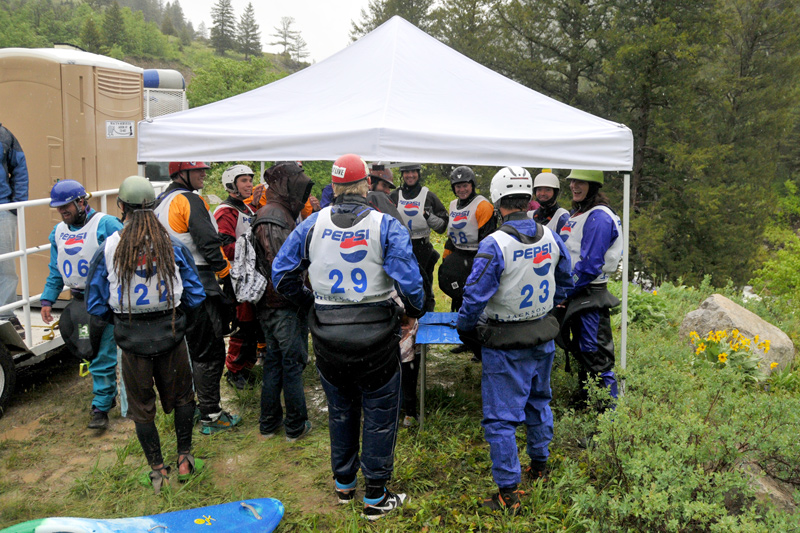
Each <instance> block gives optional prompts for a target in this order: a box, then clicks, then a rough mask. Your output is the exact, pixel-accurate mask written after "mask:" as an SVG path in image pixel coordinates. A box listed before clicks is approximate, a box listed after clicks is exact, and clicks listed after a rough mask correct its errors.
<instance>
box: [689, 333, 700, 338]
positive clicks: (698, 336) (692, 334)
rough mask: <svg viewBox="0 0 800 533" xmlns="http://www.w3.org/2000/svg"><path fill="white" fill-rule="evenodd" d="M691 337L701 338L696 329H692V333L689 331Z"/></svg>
mask: <svg viewBox="0 0 800 533" xmlns="http://www.w3.org/2000/svg"><path fill="white" fill-rule="evenodd" d="M689 337H691V338H693V339H699V338H700V335H698V334H697V332H696V331H692V332H691V333H689Z"/></svg>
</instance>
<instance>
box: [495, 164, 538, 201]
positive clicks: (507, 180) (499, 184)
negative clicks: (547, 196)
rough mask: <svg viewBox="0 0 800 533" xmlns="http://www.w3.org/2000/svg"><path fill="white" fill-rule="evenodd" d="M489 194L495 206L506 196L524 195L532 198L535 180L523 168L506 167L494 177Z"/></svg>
mask: <svg viewBox="0 0 800 533" xmlns="http://www.w3.org/2000/svg"><path fill="white" fill-rule="evenodd" d="M489 192H490V193H491V195H492V203H493V204H497V202H498V200H500V198H503V197H504V196H511V195H524V196H527V197H528V198H530V197H531V196H533V180H532V179H531V175H530V173H529V172H528V171H527V170H525V169H524V168H522V167H506V168H504V169H501V170H500V171H499V172H498V173H497V174H495V175H494V177H493V178H492V184H491V185H490V186H489Z"/></svg>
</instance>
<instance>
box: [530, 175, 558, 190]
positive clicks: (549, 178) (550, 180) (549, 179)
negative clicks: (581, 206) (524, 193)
mask: <svg viewBox="0 0 800 533" xmlns="http://www.w3.org/2000/svg"><path fill="white" fill-rule="evenodd" d="M536 187H550V188H551V189H560V188H561V185H560V184H559V182H558V176H556V175H555V174H553V173H552V172H542V173H540V174H537V175H536V178H535V179H534V180H533V189H534V190H536Z"/></svg>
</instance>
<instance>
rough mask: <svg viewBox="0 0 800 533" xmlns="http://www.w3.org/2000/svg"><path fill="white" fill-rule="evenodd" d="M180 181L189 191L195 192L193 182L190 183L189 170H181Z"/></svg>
mask: <svg viewBox="0 0 800 533" xmlns="http://www.w3.org/2000/svg"><path fill="white" fill-rule="evenodd" d="M180 176H181V177H180V178H178V179H180V180H181V181H182V182H183V185H184V186H185V187H186V188H187V189H189V190H190V191H194V190H195V188H194V187H192V184H191V182H190V181H189V171H188V170H181V174H180Z"/></svg>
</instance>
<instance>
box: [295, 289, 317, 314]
mask: <svg viewBox="0 0 800 533" xmlns="http://www.w3.org/2000/svg"><path fill="white" fill-rule="evenodd" d="M313 305H314V293H313V292H311V291H308V290H306V291H303V294H302V296H301V297H300V302H299V306H298V308H297V314H298V316H299V315H306V314H308V311H309V310H310V309H311V307H312V306H313Z"/></svg>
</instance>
